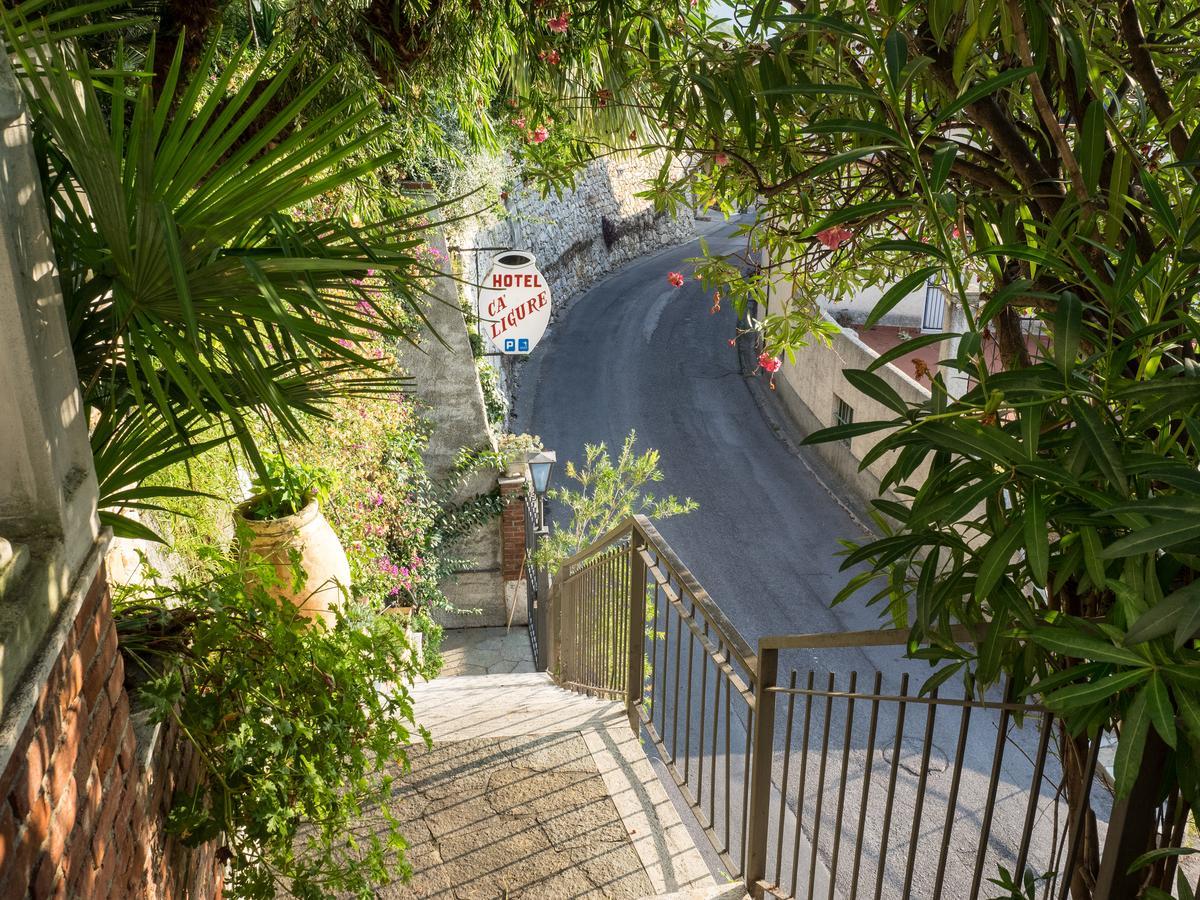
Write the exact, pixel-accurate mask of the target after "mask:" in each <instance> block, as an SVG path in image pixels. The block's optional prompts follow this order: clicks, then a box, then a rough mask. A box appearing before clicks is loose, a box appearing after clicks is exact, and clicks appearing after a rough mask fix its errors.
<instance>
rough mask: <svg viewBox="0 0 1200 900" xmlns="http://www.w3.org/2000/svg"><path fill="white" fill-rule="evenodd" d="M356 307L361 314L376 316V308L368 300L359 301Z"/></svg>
mask: <svg viewBox="0 0 1200 900" xmlns="http://www.w3.org/2000/svg"><path fill="white" fill-rule="evenodd" d="M354 305H355V306H357V307H358V311H359V312H360V313H365V314H366V315H368V316H373V315H375V307H373V306H372V305H371V304H370V302H369V301H367V300H359V301H358V302H357V303H356V304H354Z"/></svg>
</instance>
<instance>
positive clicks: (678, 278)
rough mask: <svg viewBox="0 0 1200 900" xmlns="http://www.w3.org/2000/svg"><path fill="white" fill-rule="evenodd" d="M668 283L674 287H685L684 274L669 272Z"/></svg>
mask: <svg viewBox="0 0 1200 900" xmlns="http://www.w3.org/2000/svg"><path fill="white" fill-rule="evenodd" d="M667 281H668V282H670V284H671V286H672V287H683V273H682V272H668V273H667Z"/></svg>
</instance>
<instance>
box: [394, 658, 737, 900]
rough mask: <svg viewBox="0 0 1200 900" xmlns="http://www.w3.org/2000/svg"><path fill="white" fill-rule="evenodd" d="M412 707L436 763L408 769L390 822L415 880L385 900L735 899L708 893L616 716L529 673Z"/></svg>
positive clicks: (672, 813) (461, 687)
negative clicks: (403, 842) (400, 829)
mask: <svg viewBox="0 0 1200 900" xmlns="http://www.w3.org/2000/svg"><path fill="white" fill-rule="evenodd" d="M413 693H414V700H415V704H416V715H417V721H418V722H420V723H421V724H422V725H424V726H425V727H426V728H428V729H429V730H430V731H431V732H432V735H433V740H434V750H433V751H431V752H430V754H429V756H428V758H424V759H423V758H421V757H420V756H419V755H418V756H417V757H414V759H413V772H412V775H411V776H408V777H406V779H405V781H406V782H409V781H411V782H412V785H411V786H412V791H411V795H410V796H409V798H408V800H411V802H407V801H406V803H405V804H402V809H401V810H400V813H401V815H402V817H405V818H406V819H408V820H410V821H408V822H406V824H407V825H409V827H408V828H407V829H406V831H405V833H406V836H409V839H410V843H411V844H412V846H411V847H410V849H409V851H408V856H409V859H410V862H412V864H413V867H414V871H415V874H414V878H413V881H412V882H411V883H410V884H409V885H408V886H406V887H405V888H403V889H399V890H398V891H397V892H395V893H392V894H388V895H387V896H396V897H456V898H458V897H481V898H485V897H506V898H513V900H516V898H522V900H536V898H546V900H551V898H553V900H559V898H566V897H573V898H593V897H594V898H600V897H619V898H628V900H643V898H674V900H710V898H712V900H717V898H719V900H729V898H740V897H741V896H742V892H741V891H740V889H737V888H736V886H730V885H725V886H719V885H717V883H716V882H715V881H714V879H713V877H712V875H711V874H710V872H709V870H708V866H707V865H706V864H705V862H704V860H703V858H702V857H701V856H700V853H699V852H698V851H697V849H696V847H695V844H694V843H693V841H692V839H691V836H690V835H689V833H688V831H687V829H686V828H685V827H684V825H683V822H682V821H681V820H680V817H679V814H678V812H677V811H676V809H675V807H674V805H673V804H672V803H671V800H670V798H669V797H668V796H667V793H666V790H665V789H664V787H663V785H662V784H661V783H660V782H659V780H658V778H657V776H656V775H655V774H654V771H653V769H652V768H651V766H650V763H649V761H648V760H647V759H646V756H645V754H644V753H643V751H642V748H641V745H640V743H639V741H638V739H637V738H636V737H635V735H634V734H633V732H632V730H631V729H630V727H629V723H628V720H627V719H626V716H625V710H624V707H623V706H622V705H621V704H619V703H614V702H607V701H603V700H596V699H593V698H589V697H585V696H582V695H579V694H575V693H573V692H570V691H566V690H563V689H562V688H559V687H557V686H556V685H555V684H554V683H553V681H552V680H551V679H550V678H549V677H548V676H547V675H546V674H544V673H540V672H535V673H512V674H498V675H464V676H457V677H443V678H438V679H436V680H435V681H432V682H429V683H427V684H422V685H419V686H417V687H416V688H415V689H414V691H413ZM417 752H418V754H420V753H421V751H417ZM426 834H427V835H428V839H427V840H425V839H424V838H425V836H426ZM731 889H732V890H733V892H730V891H731Z"/></svg>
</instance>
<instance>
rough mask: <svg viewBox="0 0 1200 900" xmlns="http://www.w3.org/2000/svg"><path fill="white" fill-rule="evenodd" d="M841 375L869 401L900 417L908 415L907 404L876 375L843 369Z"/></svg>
mask: <svg viewBox="0 0 1200 900" xmlns="http://www.w3.org/2000/svg"><path fill="white" fill-rule="evenodd" d="M842 374H843V375H844V376H846V380H847V381H848V382H850V384H851V385H853V386H854V387H855V388H857V389H858V390H859V391H861V392H862V393H864V394H866V395H867V396H868V397H870V398H871V399H873V400H875V401H877V402H879V403H882V404H883V405H884V406H886V407H888V408H889V409H893V410H895V411H896V412H898V413H900V415H905V414H907V413H908V404H907V403H905V402H904V399H903V398H902V397H901V396H900V395H899V394H898V393H896V391H895V389H894V388H893V387H892V386H891V385H890V384H888V383H887V382H886V381H884V380H883V379H882V378H880V377H879V376H878V375H875V374H872V373H871V372H866V371H863V370H862V369H843V370H842Z"/></svg>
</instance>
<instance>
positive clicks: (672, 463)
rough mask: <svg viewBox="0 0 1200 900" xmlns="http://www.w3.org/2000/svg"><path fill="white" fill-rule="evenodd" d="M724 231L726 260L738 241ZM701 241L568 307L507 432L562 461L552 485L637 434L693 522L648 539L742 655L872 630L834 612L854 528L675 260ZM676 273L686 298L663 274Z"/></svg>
mask: <svg viewBox="0 0 1200 900" xmlns="http://www.w3.org/2000/svg"><path fill="white" fill-rule="evenodd" d="M731 230H732V227H731V226H725V227H722V228H720V229H719V230H716V231H715V232H714V233H713V234H711V235H710V236H709V243H710V246H711V247H712V248H713V250H714V251H717V252H721V251H727V250H732V249H735V248H736V247H737V246H738V242H737V241H735V240H734V239H732V238H729V237H727V236H725V235H728V233H729V232H730V231H731ZM699 255H700V251H699V247H698V244H697V243H696V242H692V243H690V244H685V245H683V246H680V247H674V248H670V249H668V250H665V251H662V252H660V253H658V254H655V255H652V256H649V257H643V258H642V259H639V260H636V261H634V262H633V263H631V264H629V265H627V266H625V267H624V268H622V269H621V270H619V271H618V272H616V273H615V274H613V275H611V276H610V277H608V278H607V279H605V280H604V281H602V282H601V283H600V284H598V285H596V286H594V287H593V288H592V289H591V290H590V291H588V292H587V293H586V294H584V295H583V296H582V297H579V298H577V299H576V300H575V301H574V303H573V305H572V307H571V309H570V311H569V312H568V313H567V315H566V316H565V317H564V318H563V319H561V320H560V321H559V322H558V323H557V324H556V325H555V326H554V327H553V329H552V330H551V332H550V333H549V334H548V335H547V337H546V338H545V340H544V341H543V342H542V343H541V345H539V347H538V348H537V351H536V352H535V353H534V355H533V356H532V357H531V358H530V359H529V361H528V362H527V363H526V365H525V369H524V371H523V373H522V374H521V378H520V390H519V394H518V403H517V415H516V418H515V422H514V424H513V428H514V430H519V431H528V432H530V433H532V434H537V435H539V436H540V437H541V438H542V441H543V443H544V444H545V446H546V447H547V448H550V449H553V450H556V451H557V452H558V459H559V467H558V470H557V471H558V473H559V477H561V472H562V469H563V464H564V462H565V461H566V460H568V459H570V460H573V461H575V462H576V463H579V462H580V461H581V460H582V458H583V448H584V444H587V443H597V442H599V441H604V442H605V443H606V444H607V445H608V446H609V448H610V449H614V450H616V449H619V448H620V445H621V442H622V440H623V439H624V437H625V435H626V434H627V433H628V432H629V431H630V430H631V429H636V430H637V434H638V446H639V447H640V448H643V449H645V448H649V447H654V448H656V449H658V450H659V451H660V452H661V454H662V470H663V474H664V475H665V479H664V481H663V482H662V484H661V485H659V486H658V487H659V489H660V493H674V494H677V495H681V496H688V497H691V498H692V499H694V500H695V501H696V502H697V503H698V504H699V510H698V511H696V512H695V513H692V514H691V515H689V516H686V517H678V518H675V519H668V520H664V521H662V522H659V523H657V524H658V527H659V530H660V531H661V532H662V534H663V536H664V537H665V538H666V539H667V541H668V542H670V544H671V545H672V546H673V547H674V548H675V550H676V551H677V552H678V553H679V555H680V557H681V558H682V559H683V561H684V562H685V563H686V564H687V565H688V566H689V567H690V568H691V569H692V571H693V573H694V574H695V575H696V576H697V578H699V580H700V583H701V584H703V585H704V586H705V587H706V588H707V589H708V591H709V593H710V594H711V595H712V596H713V597H714V598H715V599H716V600H717V603H718V604H720V606H721V607H722V608H723V609H724V610H725V612H726V613H727V614H728V615H729V617H730V618H731V619H732V620H733V621H734V622H736V623H737V624H738V626H739V628H741V630H742V633H743V635H744V636H745V637H746V639H747V640H749V641H750V643H751V645H753V644H754V643H755V642H756V641H757V639H758V638H759V636H760V635H764V634H768V633H776V634H779V633H790V632H797V631H841V630H853V629H859V628H872V627H875V626H876V624H877V622H878V619H877V617H876V615H875V613H874V612H873V611H866V610H864V609H863V608H862V606H861V604H845V605H843V606H841V607H838V608H836V609H833V610H831V609H830V607H829V601H830V599H831V598H832V597H833V596H834V594H836V593H837V591H838V590H839V589H840V587H841V586H842V585H843V584H844V583H845V576H844V575H842V574H840V573H839V572H838V561H837V559H836V558H835V556H834V553H835V552H836V551H837V550H838V549H839V544H838V541H839V539H841V538H858V539H861V538H862V537H863V534H864V533H863V531H862V529H861V527H859V526H858V525H857V524H856V522H855V520H854V519H853V518H852V517H851V516H850V514H849V513H848V512H847V511H846V509H845V508H843V507H842V506H841V505H840V504H839V503H838V501H837V500H836V499H835V498H834V496H833V495H832V494H831V493H830V492H829V491H827V490H826V489H825V488H824V487H823V485H822V483H821V482H820V481H818V480H817V478H815V477H814V476H813V473H812V471H811V470H810V468H809V466H810V465H813V466H816V465H817V463H815V462H811V461H808V462H806V461H804V460H802V459H800V458H797V457H796V456H795V455H793V454H792V452H791V451H790V450H789V449H788V448H787V446H786V445H785V444H784V443H783V442H782V441H781V440H780V439H779V438H778V437H777V436H776V434H775V433H774V432H773V431H772V429H771V427H770V426H769V425H768V423H767V421H766V419H765V418H764V417H763V415H762V413H761V411H760V410H759V408H758V406H757V405H756V403H755V401H754V399H753V397H752V396H751V393H750V388H749V386H748V384H747V383H746V381H747V379H746V378H745V377H743V376H742V375H741V374H740V373H739V371H738V360H737V352H736V350H735V349H734V348H733V347H730V346H729V339H730V338H731V337H733V335H734V332H735V317H734V314H733V312H732V310H730V309H729V308H727V305H726V308H723V309H722V310H721V312H719V313H717V314H715V315H714V314H711V313H710V312H709V309H710V306H711V302H712V298H711V295H709V294H706V293H705V292H704V291H703V289H702V288H701V286H700V284H699V282H697V281H695V280H694V279H692V278H691V277H690V276H691V265H690V264H689V263H687V262H686V261H685V260H686V259H687V258H689V257H696V256H699ZM671 270H677V271H682V272H683V273H684V274H685V275H686V276H688V280H687V281H685V282H684V286H683V287H682V288H673V287H671V286H670V285H669V284H668V283H667V272H668V271H671Z"/></svg>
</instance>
